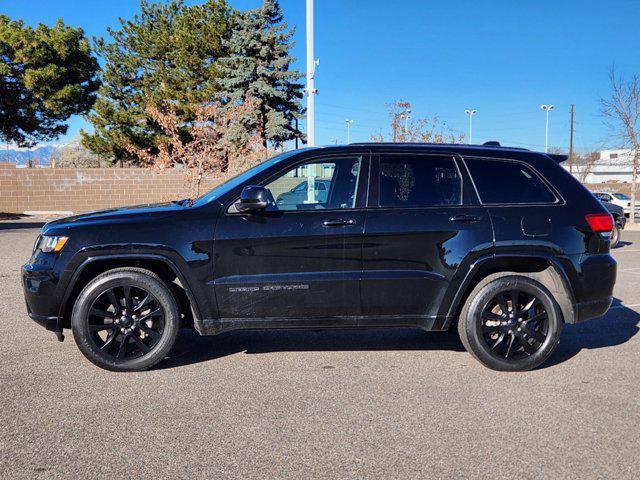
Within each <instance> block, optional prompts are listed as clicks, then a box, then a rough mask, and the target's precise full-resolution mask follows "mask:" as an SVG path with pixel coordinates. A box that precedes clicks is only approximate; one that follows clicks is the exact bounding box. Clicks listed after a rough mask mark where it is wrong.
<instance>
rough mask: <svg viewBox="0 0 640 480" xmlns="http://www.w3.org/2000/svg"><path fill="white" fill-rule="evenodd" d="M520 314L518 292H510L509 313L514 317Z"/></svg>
mask: <svg viewBox="0 0 640 480" xmlns="http://www.w3.org/2000/svg"><path fill="white" fill-rule="evenodd" d="M519 312H520V291H519V290H515V289H514V290H511V313H513V316H514V317H517V316H518V313H519Z"/></svg>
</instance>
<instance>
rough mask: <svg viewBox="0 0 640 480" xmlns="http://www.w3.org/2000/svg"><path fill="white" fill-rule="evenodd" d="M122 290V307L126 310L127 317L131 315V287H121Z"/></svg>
mask: <svg viewBox="0 0 640 480" xmlns="http://www.w3.org/2000/svg"><path fill="white" fill-rule="evenodd" d="M122 289H123V290H124V305H125V309H126V310H127V315H131V314H132V313H133V299H132V298H131V287H130V286H129V285H125V286H124V287H122Z"/></svg>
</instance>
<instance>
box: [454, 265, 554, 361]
mask: <svg viewBox="0 0 640 480" xmlns="http://www.w3.org/2000/svg"><path fill="white" fill-rule="evenodd" d="M561 331H562V314H561V312H560V308H559V306H558V303H557V302H556V300H555V299H554V297H553V295H552V294H551V293H550V292H549V291H548V290H547V289H546V288H545V287H544V286H543V285H542V284H540V283H539V282H537V281H535V280H533V279H531V278H528V277H524V276H519V275H508V276H504V277H499V278H496V279H494V280H491V281H489V282H488V283H481V284H480V285H478V287H476V289H474V291H473V292H472V293H471V295H470V296H469V298H468V299H467V302H466V304H465V306H464V308H463V310H462V314H461V316H460V320H459V322H458V332H459V334H460V339H461V340H462V343H463V344H464V346H465V348H466V349H467V351H468V352H469V353H471V354H472V355H473V356H474V357H475V358H476V359H478V360H479V361H480V362H481V363H482V364H483V365H485V366H487V367H488V368H491V369H493V370H502V371H525V370H531V369H533V368H536V367H537V366H539V365H541V364H542V363H543V362H545V361H546V360H547V359H548V358H549V356H550V355H551V354H552V353H553V351H554V350H555V348H556V346H557V344H558V341H559V339H560V333H561Z"/></svg>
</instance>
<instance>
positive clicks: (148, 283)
mask: <svg viewBox="0 0 640 480" xmlns="http://www.w3.org/2000/svg"><path fill="white" fill-rule="evenodd" d="M71 329H72V330H73V337H74V339H75V341H76V344H77V345H78V348H79V349H80V351H81V352H82V353H83V355H84V356H85V357H87V359H89V361H91V362H92V363H93V364H95V365H97V366H98V367H100V368H104V369H106V370H111V371H119V372H126V371H141V370H146V369H148V368H151V367H152V366H154V365H155V364H157V363H158V362H159V361H161V360H162V359H163V358H164V357H165V356H166V355H167V354H168V353H169V351H170V350H171V348H172V347H173V344H174V343H175V340H176V336H177V334H178V330H179V329H180V310H179V308H178V303H177V301H176V299H175V297H174V295H173V294H172V293H171V290H170V289H169V287H168V286H167V285H166V284H165V283H164V282H163V281H162V280H161V279H160V277H158V276H157V275H156V274H154V273H153V272H150V271H148V270H144V269H140V268H117V269H114V270H109V271H108V272H105V273H103V274H101V275H99V276H98V277H96V278H94V279H93V280H92V281H90V282H89V283H88V284H87V286H85V287H84V289H83V290H82V292H80V295H78V298H77V299H76V302H75V304H74V307H73V314H72V316H71Z"/></svg>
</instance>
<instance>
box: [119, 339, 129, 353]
mask: <svg viewBox="0 0 640 480" xmlns="http://www.w3.org/2000/svg"><path fill="white" fill-rule="evenodd" d="M127 343H129V335H124V336H123V338H122V341H121V342H120V348H119V349H118V358H124V356H125V355H126V354H127Z"/></svg>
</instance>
